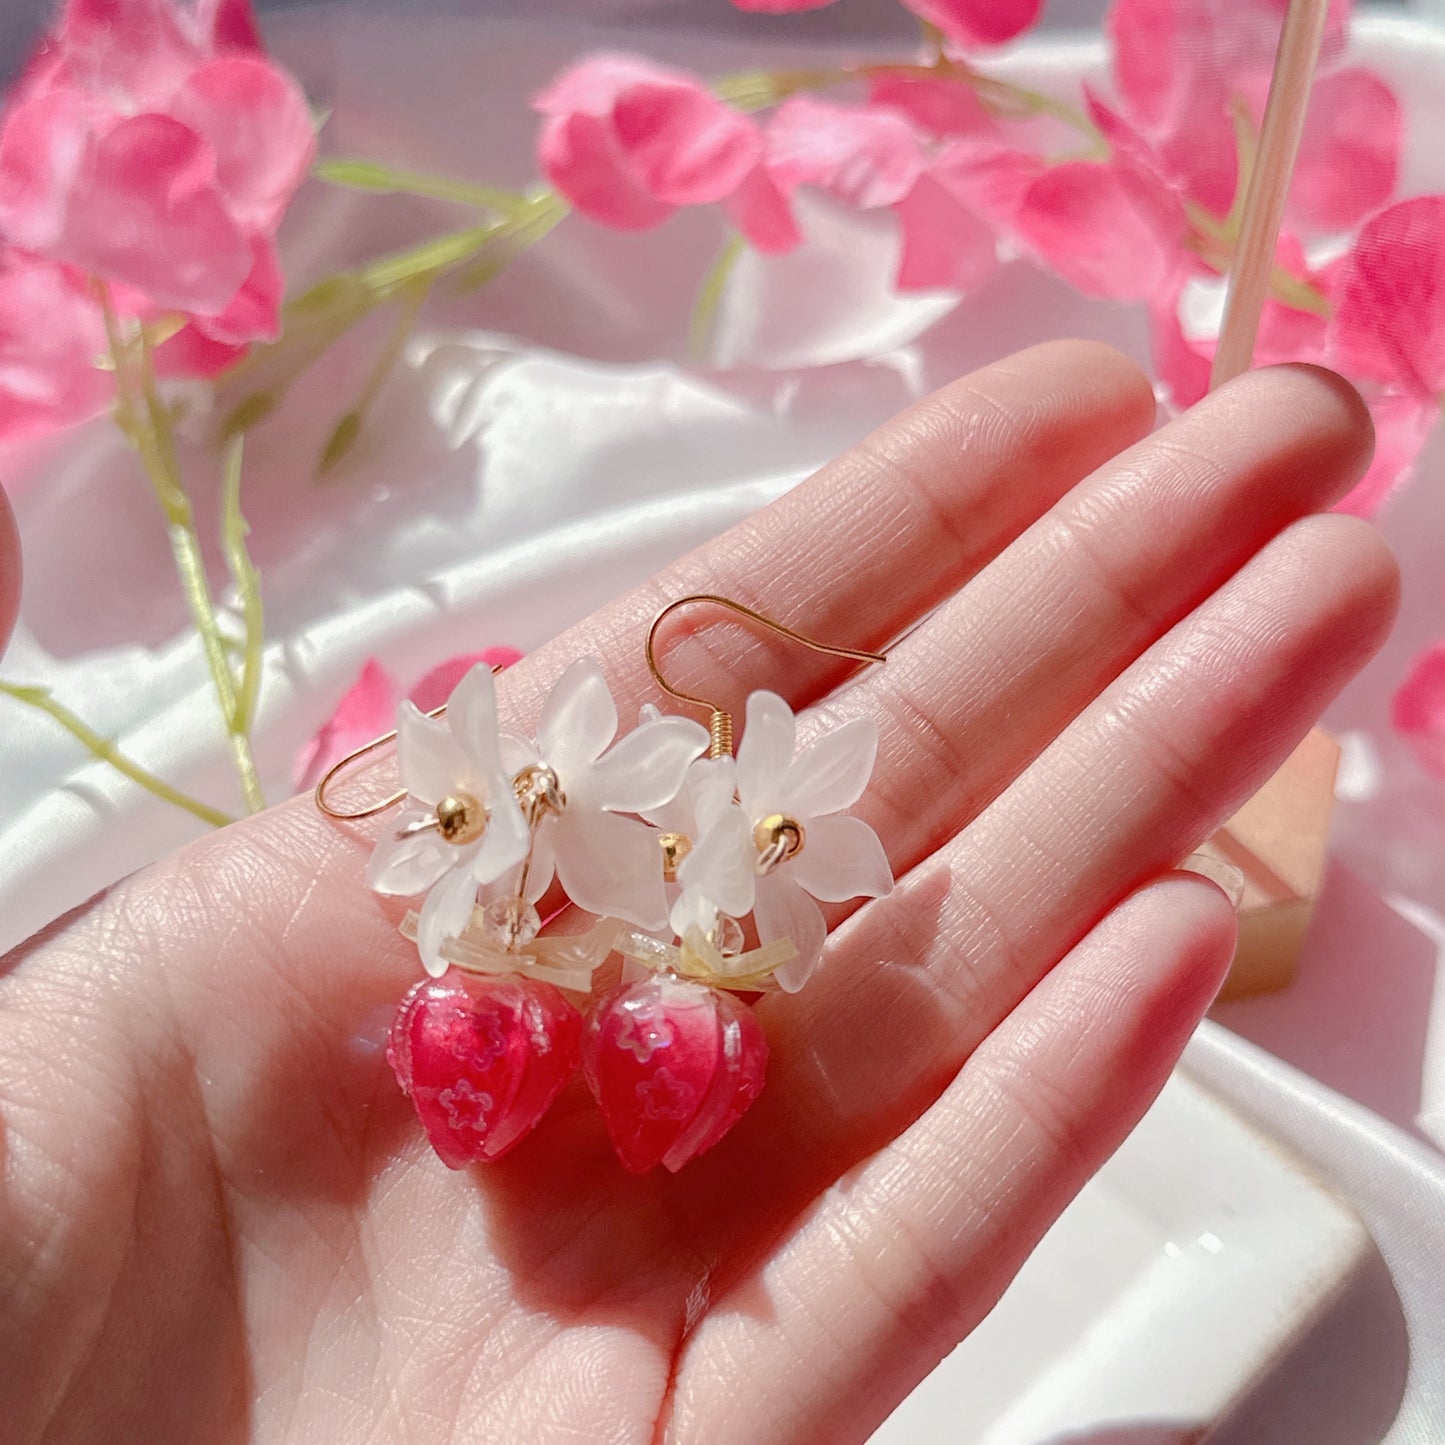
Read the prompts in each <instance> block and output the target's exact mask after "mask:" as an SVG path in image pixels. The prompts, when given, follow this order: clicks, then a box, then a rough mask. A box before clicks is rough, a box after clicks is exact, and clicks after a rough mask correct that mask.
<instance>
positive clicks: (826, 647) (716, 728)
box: [643, 592, 888, 758]
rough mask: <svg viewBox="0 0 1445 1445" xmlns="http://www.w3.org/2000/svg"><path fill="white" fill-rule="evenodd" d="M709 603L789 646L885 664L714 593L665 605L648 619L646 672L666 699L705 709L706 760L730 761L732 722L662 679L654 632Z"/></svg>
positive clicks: (719, 710)
mask: <svg viewBox="0 0 1445 1445" xmlns="http://www.w3.org/2000/svg"><path fill="white" fill-rule="evenodd" d="M702 602H710V603H711V604H712V605H713V606H714V607H723V608H726V609H727V610H728V611H729V612H736V613H737V614H738V616H740V617H746V618H747V619H748V620H749V621H750V622H757V623H760V624H761V625H762V626H763V627H766V628H768V629H769V630H770V631H773V632H776V633H778V634H779V636H782V637H786V638H787V639H788V640H789V641H790V642H796V643H798V644H799V645H800V646H802V647H806V648H808V649H810V650H811V651H813V652H821V653H825V654H826V655H827V656H829V657H846V658H848V659H850V660H851V661H853V662H868V663H874V662H887V660H888V658H887V656H886V654H884V653H881V652H867V651H864V650H863V649H861V648H855V647H839V646H838V645H837V644H836V643H832V642H819V641H818V639H817V638H816V637H809V636H807V635H806V634H805V633H802V632H799V631H797V630H796V629H795V628H792V627H786V626H784V625H783V624H782V623H781V622H777V621H775V620H774V619H773V618H771V617H769V616H767V615H766V614H765V613H762V612H759V611H757V610H756V609H755V608H752V607H745V606H744V605H743V604H742V603H741V602H736V601H734V600H733V599H732V598H731V597H723V596H721V595H720V594H719V593H716V592H692V593H689V594H688V595H687V596H686V597H679V598H678V599H677V601H675V602H669V603H668V604H667V606H666V607H664V608H663V609H662V611H661V612H659V613H658V614H657V616H656V617H654V618H653V619H652V626H651V627H649V628H648V629H647V644H646V646H645V647H644V649H643V651H644V653H645V655H646V657H647V670H648V671H649V672H650V673H651V674H652V679H653V681H654V682H655V683H656V684H657V685H658V687H660V688H661V689H662V690H663V692H665V693H666V694H667V695H668V696H669V697H674V698H676V699H677V700H678V702H686V703H691V704H692V706H693V707H705V708H706V709H707V710H708V711H709V712H710V713H711V714H712V717H711V719H710V720H709V724H708V731H709V732H710V733H711V734H712V742H711V743H710V745H709V747H708V756H709V757H710V758H722V757H730V756H731V755H732V750H733V718H732V714H731V713H730V712H728V711H727V709H726V708H723V707H719V706H718V704H717V703H715V702H709V701H708V699H707V698H705V697H697V696H696V695H695V694H693V693H690V692H682V691H681V690H680V689H678V688H675V687H673V685H672V684H671V683H670V682H668V680H667V679H666V678H665V677H664V676H663V675H662V671H661V669H660V668H659V667H658V665H657V631H658V628H660V627H661V626H662V624H663V623H664V622H666V621H667V619H668V618H669V617H671V616H672V614H673V613H674V612H676V611H677V610H678V609H679V608H682V607H691V606H693V605H695V604H697V603H702Z"/></svg>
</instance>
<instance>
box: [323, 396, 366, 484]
mask: <svg viewBox="0 0 1445 1445" xmlns="http://www.w3.org/2000/svg"><path fill="white" fill-rule="evenodd" d="M360 435H361V413H360V412H359V411H349V412H347V413H346V415H345V416H344V417H342V418H341V420H340V421H339V422H337V423H336V425H335V427H334V428H333V429H332V432H331V435H330V436H329V437H327V439H326V445H325V446H324V447H323V448H322V450H321V461H320V462H319V463H318V465H317V471H318V472H319V473H320V474H321V475H322V476H323V477H324V476H326V475H327V474H328V473H329V472H333V471H335V470H336V468H337V467H339V466H340V465H341V463H342V462H343V461H344V460H345V459H346V455H347V453H348V452H350V451H351V449H352V447H354V446H355V445H356V441H357V438H358V437H360Z"/></svg>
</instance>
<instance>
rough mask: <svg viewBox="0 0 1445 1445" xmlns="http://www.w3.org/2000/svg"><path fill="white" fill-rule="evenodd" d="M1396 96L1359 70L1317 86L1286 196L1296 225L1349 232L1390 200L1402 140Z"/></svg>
mask: <svg viewBox="0 0 1445 1445" xmlns="http://www.w3.org/2000/svg"><path fill="white" fill-rule="evenodd" d="M1404 129H1405V126H1404V117H1403V115H1402V113H1401V110H1400V103H1399V101H1398V100H1396V99H1395V95H1394V92H1393V91H1391V89H1390V87H1389V86H1388V85H1386V84H1385V82H1384V81H1383V80H1381V79H1380V77H1379V76H1377V75H1374V74H1372V73H1371V72H1370V71H1368V70H1365V69H1364V68H1363V67H1360V66H1352V67H1350V68H1348V69H1342V70H1336V71H1334V72H1332V73H1331V74H1328V75H1323V76H1321V77H1320V78H1319V80H1317V81H1316V82H1315V87H1314V92H1313V94H1312V95H1311V97H1310V109H1309V115H1308V117H1307V119H1306V122H1305V131H1304V137H1303V139H1302V140H1301V142H1300V153H1299V161H1298V163H1297V165H1296V167H1295V175H1294V180H1293V182H1292V183H1291V187H1290V193H1289V214H1290V216H1291V217H1292V218H1293V220H1294V221H1295V223H1296V224H1298V225H1301V226H1303V227H1305V228H1307V229H1312V230H1316V231H1348V230H1351V229H1353V228H1354V227H1355V226H1357V225H1359V223H1360V222H1361V221H1363V220H1364V219H1365V217H1366V216H1368V215H1369V214H1370V213H1371V212H1372V211H1376V210H1378V209H1379V208H1380V207H1381V206H1383V205H1384V204H1385V203H1386V202H1387V201H1388V200H1389V199H1390V197H1391V195H1393V194H1394V190H1395V181H1396V178H1397V177H1398V174H1399V169H1400V148H1401V146H1402V144H1403V141H1404Z"/></svg>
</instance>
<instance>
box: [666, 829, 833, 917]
mask: <svg viewBox="0 0 1445 1445" xmlns="http://www.w3.org/2000/svg"><path fill="white" fill-rule="evenodd" d="M756 857H757V850H756V849H755V848H754V847H753V830H752V828H751V827H750V826H749V823H748V820H747V818H746V816H745V815H744V814H743V810H742V809H741V808H736V807H732V808H729V809H728V810H727V812H726V813H724V814H723V815H722V816H721V817H719V818H718V819H717V820H716V821H715V822H714V823H713V825H712V827H710V828H709V829H708V830H707V831H706V832H705V833H704V834H703V835H702V836H701V837H700V838H697V839H694V841H693V846H692V851H691V852H690V853H689V854H688V855H687V857H686V858H684V859H683V860H682V863H681V864H680V865H679V867H678V870H677V881H678V882H679V883H681V884H682V886H683V889H684V891H685V892H696V893H700V894H702V895H703V896H704V897H705V898H707V899H709V900H710V901H711V902H712V903H715V904H716V905H717V906H718V907H719V908H720V909H722V911H723V912H724V913H730V914H731V915H732V916H733V917H734V918H743V917H745V916H746V915H747V914H749V913H751V912H752V910H753V898H754V895H755V891H756V888H757V873H756V872H755V870H754V867H753V864H754V860H755V859H756ZM849 896H850V897H851V895H849Z"/></svg>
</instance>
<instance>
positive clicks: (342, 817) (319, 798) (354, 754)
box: [311, 667, 504, 823]
mask: <svg viewBox="0 0 1445 1445" xmlns="http://www.w3.org/2000/svg"><path fill="white" fill-rule="evenodd" d="M503 670H504V669H503V668H501V667H494V668H493V669H492V676H493V677H495V676H496V675H497V674H498V673H499V672H502V671H503ZM446 710H447V705H446V703H442V705H441V706H440V707H434V708H433V709H432V710H431V711H430V712H429V713H427V716H428V717H440V716H441V715H442V714H443V713H444V712H445V711H446ZM396 731H397V730H396V729H395V728H393V729H392V730H391V731H390V732H389V733H383V734H382V735H381V737H379V738H373V739H372V740H371V741H370V742H369V743H363V744H362V746H361V747H359V748H353V749H352V750H351V751H350V752H349V753H347V755H346V756H345V757H344V758H342V759H341V760H340V761H339V762H335V763H332V765H331V766H330V767H329V768H327V770H326V771H325V772H324V773H323V774H322V775H321V780H320V782H318V783H317V784H316V787H315V790H314V791H313V792H312V795H311V796H312V797H313V798H314V799H315V802H316V806H317V808H318V809H319V810H320V811H321V812H323V813H325V814H326V816H327V817H328V818H335V819H336V821H337V822H338V823H355V822H358V821H359V820H360V819H362V818H374V817H376V815H377V814H378V813H384V812H386V810H387V809H388V808H394V807H396V805H397V804H398V803H399V802H401V800H402V799H403V798H405V797H406V789H405V788H403V789H402V790H401V791H400V792H398V793H393V794H392V795H391V797H389V798H383V799H382V800H381V802H379V803H373V804H372V806H371V807H369V808H362V809H361V810H360V811H359V812H356V813H341V812H338V811H337V810H336V809H335V808H333V807H332V806H331V804H330V803H328V802H327V801H326V790H327V788H329V787H330V786H331V784H332V783H333V782H335V781H336V775H337V774H338V773H341V772H345V770H346V769H347V768H349V767H350V766H351V765H352V764H353V763H359V762H360V761H361V760H362V758H369V757H370V756H371V755H372V753H374V752H376V751H377V749H378V748H384V747H385V746H386V745H387V744H388V743H393V742H395V741H396Z"/></svg>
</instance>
